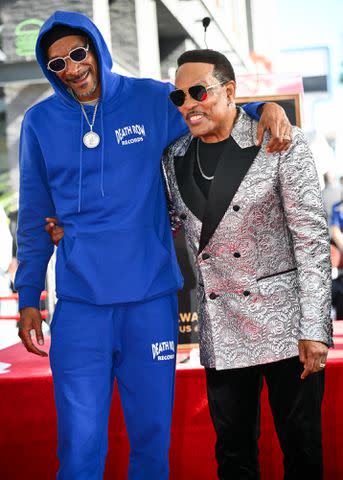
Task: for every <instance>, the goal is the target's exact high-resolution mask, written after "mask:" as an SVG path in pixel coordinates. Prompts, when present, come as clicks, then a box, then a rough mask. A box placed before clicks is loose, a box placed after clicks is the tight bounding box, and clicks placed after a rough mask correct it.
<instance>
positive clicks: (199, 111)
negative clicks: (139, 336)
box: [186, 110, 206, 120]
mask: <svg viewBox="0 0 343 480" xmlns="http://www.w3.org/2000/svg"><path fill="white" fill-rule="evenodd" d="M193 115H203V116H204V117H206V113H204V112H202V111H201V110H192V111H191V112H188V113H187V115H186V119H187V120H189V118H190V117H192V116H193Z"/></svg>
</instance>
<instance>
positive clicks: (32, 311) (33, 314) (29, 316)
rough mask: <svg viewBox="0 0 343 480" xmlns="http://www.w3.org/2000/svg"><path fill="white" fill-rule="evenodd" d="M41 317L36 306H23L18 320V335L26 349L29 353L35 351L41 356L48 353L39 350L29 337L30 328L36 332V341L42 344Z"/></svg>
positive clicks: (45, 355)
mask: <svg viewBox="0 0 343 480" xmlns="http://www.w3.org/2000/svg"><path fill="white" fill-rule="evenodd" d="M42 321H43V320H42V317H41V314H40V312H39V310H38V308H34V307H24V308H22V309H21V310H20V321H19V333H18V335H19V337H20V338H21V341H22V342H23V344H24V346H25V348H26V350H27V351H28V352H31V353H35V354H36V355H39V356H41V357H47V356H48V354H47V353H46V352H44V351H43V350H39V348H37V347H36V345H35V344H34V343H33V341H32V338H31V333H30V332H31V330H34V331H35V333H36V339H37V343H38V344H39V345H44V337H43V332H42Z"/></svg>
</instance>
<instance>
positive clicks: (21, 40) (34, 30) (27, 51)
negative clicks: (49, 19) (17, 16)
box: [15, 18, 43, 58]
mask: <svg viewBox="0 0 343 480" xmlns="http://www.w3.org/2000/svg"><path fill="white" fill-rule="evenodd" d="M42 25H43V21H42V20H38V19H37V18H28V19H27V20H24V21H23V22H20V23H19V24H18V25H17V26H16V28H15V52H16V54H17V55H18V57H25V58H28V57H34V56H35V46H36V41H37V37H38V34H39V30H40V27H41V26H42Z"/></svg>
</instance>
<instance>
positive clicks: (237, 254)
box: [233, 252, 241, 258]
mask: <svg viewBox="0 0 343 480" xmlns="http://www.w3.org/2000/svg"><path fill="white" fill-rule="evenodd" d="M233 256H234V257H236V258H239V257H240V256H241V254H240V253H239V252H235V253H234V254H233Z"/></svg>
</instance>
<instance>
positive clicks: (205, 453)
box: [0, 322, 343, 480]
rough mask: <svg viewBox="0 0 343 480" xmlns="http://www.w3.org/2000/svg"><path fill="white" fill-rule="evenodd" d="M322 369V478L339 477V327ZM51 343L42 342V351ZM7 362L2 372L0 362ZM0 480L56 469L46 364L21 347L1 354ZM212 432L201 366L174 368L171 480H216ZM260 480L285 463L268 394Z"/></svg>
mask: <svg viewBox="0 0 343 480" xmlns="http://www.w3.org/2000/svg"><path fill="white" fill-rule="evenodd" d="M335 344H336V348H335V350H332V351H330V358H329V361H328V364H327V367H326V393H325V399H324V405H323V425H324V432H323V442H324V455H325V458H324V461H325V480H339V479H341V478H342V479H343V453H342V452H343V433H342V432H343V322H336V325H335ZM48 346H49V342H48V340H47V341H46V349H48ZM1 362H3V363H6V364H11V365H10V366H9V367H8V368H7V369H6V365H3V363H1ZM0 372H2V373H0V479H1V480H23V479H25V480H33V479H35V480H36V479H39V480H52V479H53V478H55V472H56V469H57V460H56V455H55V451H56V418H55V410H54V403H53V389H52V382H51V373H50V369H49V365H48V360H47V359H42V358H39V357H36V356H34V355H31V354H29V353H27V352H26V351H25V350H24V347H23V346H22V345H21V344H18V345H15V346H13V347H10V348H7V349H5V350H2V351H0ZM109 435H110V448H109V456H108V460H107V469H106V475H105V479H106V480H125V479H126V471H127V462H128V460H127V458H128V449H129V447H128V442H127V438H126V432H125V426H124V421H123V416H122V412H121V409H120V406H119V400H118V395H117V393H116V394H115V396H114V399H113V405H112V412H111V418H110V427H109ZM213 450H214V432H213V428H212V426H211V423H210V418H209V414H208V409H207V401H206V394H205V382H204V372H203V370H202V369H200V368H199V369H185V368H183V369H178V371H177V379H176V398H175V409H174V419H173V431H172V445H171V452H170V463H171V476H170V478H171V480H195V479H196V480H213V479H215V478H216V474H215V462H214V455H213ZM260 452H261V453H260V457H261V470H262V476H261V479H262V480H280V479H281V478H282V473H281V471H282V467H281V465H282V460H281V453H280V450H279V447H278V442H277V438H276V434H275V431H274V427H273V422H272V418H271V414H270V410H269V407H268V406H267V401H266V391H265V390H264V391H263V395H262V427H261V440H260Z"/></svg>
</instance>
